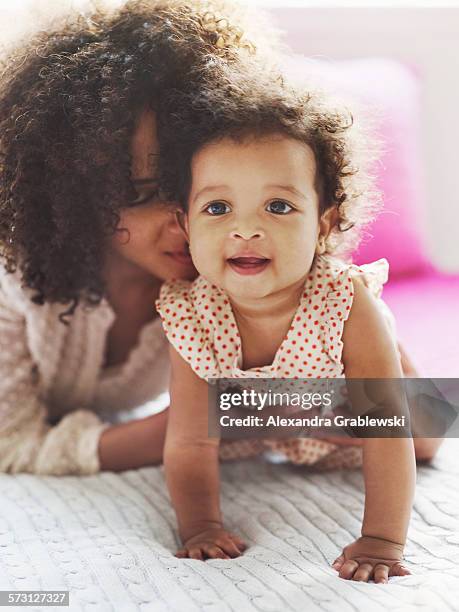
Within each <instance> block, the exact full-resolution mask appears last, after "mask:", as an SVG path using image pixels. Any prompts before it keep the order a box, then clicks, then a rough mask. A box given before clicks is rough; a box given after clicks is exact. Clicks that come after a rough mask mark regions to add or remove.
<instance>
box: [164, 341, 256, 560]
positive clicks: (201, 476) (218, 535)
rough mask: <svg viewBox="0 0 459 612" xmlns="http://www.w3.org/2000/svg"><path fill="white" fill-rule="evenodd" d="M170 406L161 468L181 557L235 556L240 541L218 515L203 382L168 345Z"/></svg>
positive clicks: (215, 447) (214, 451) (214, 444)
mask: <svg viewBox="0 0 459 612" xmlns="http://www.w3.org/2000/svg"><path fill="white" fill-rule="evenodd" d="M170 356H171V365H172V376H171V384H170V395H171V404H170V409H169V423H168V427H167V434H166V442H165V447H164V467H165V474H166V481H167V485H168V488H169V493H170V496H171V499H172V504H173V506H174V509H175V512H176V515H177V521H178V526H179V534H180V538H181V541H182V544H183V547H182V548H181V549H180V550H179V551H178V552H177V556H179V557H190V558H193V559H201V560H203V559H205V558H206V557H210V558H226V559H227V558H229V557H238V556H239V555H240V554H241V552H243V550H244V549H245V547H246V546H245V544H244V542H243V541H242V540H241V539H240V538H238V537H237V536H235V535H233V534H231V533H228V532H227V531H226V530H225V529H224V528H223V524H222V516H221V512H220V479H219V464H218V451H219V442H220V441H219V439H218V438H210V437H209V435H208V389H207V382H206V381H205V380H202V379H201V378H199V377H198V376H197V375H196V374H195V373H194V372H193V370H192V369H191V367H190V366H189V365H188V364H187V363H186V361H185V360H184V359H182V357H181V356H180V355H179V354H178V353H177V351H176V350H175V349H174V348H173V347H172V346H170Z"/></svg>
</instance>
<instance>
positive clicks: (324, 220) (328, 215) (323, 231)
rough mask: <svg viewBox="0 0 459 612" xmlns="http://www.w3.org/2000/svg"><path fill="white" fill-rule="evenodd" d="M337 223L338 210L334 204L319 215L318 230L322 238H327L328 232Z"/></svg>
mask: <svg viewBox="0 0 459 612" xmlns="http://www.w3.org/2000/svg"><path fill="white" fill-rule="evenodd" d="M338 223H339V212H338V209H337V208H336V206H332V207H331V208H329V209H328V210H326V211H325V212H324V213H323V215H322V216H321V217H320V221H319V230H320V235H321V236H323V237H324V238H327V236H328V235H329V233H330V232H331V231H332V229H333V228H334V227H335V225H338Z"/></svg>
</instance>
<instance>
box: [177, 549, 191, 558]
mask: <svg viewBox="0 0 459 612" xmlns="http://www.w3.org/2000/svg"><path fill="white" fill-rule="evenodd" d="M175 556H176V557H177V558H178V559H186V558H187V557H188V551H187V549H186V548H179V550H178V551H177V552H176V553H175Z"/></svg>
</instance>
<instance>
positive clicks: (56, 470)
mask: <svg viewBox="0 0 459 612" xmlns="http://www.w3.org/2000/svg"><path fill="white" fill-rule="evenodd" d="M56 325H60V323H59V322H58V321H56ZM47 419H48V412H47V409H46V406H45V404H44V403H43V401H42V400H41V399H40V394H39V388H38V380H37V376H36V366H35V364H34V361H33V359H32V357H31V355H30V351H29V348H28V341H27V333H26V327H25V320H24V316H23V314H22V313H21V312H19V311H18V308H17V306H16V305H15V303H14V300H13V299H12V298H11V297H10V296H9V294H8V292H6V291H5V290H4V288H3V286H2V285H1V284H0V472H10V473H16V472H31V473H35V474H56V475H62V474H91V473H94V472H97V471H98V470H99V460H98V455H97V445H98V441H99V437H100V434H101V432H102V431H103V430H104V429H105V428H106V427H107V425H106V424H104V423H102V422H101V421H100V419H99V418H98V417H97V416H96V415H95V414H94V413H92V412H89V411H87V410H78V411H76V412H72V413H70V414H68V415H66V416H65V417H64V418H63V419H62V420H61V421H60V422H59V423H58V424H57V425H55V426H51V425H50V424H49V423H48V422H47Z"/></svg>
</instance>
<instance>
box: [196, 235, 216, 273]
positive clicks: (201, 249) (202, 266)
mask: <svg viewBox="0 0 459 612" xmlns="http://www.w3.org/2000/svg"><path fill="white" fill-rule="evenodd" d="M190 252H191V257H192V258H193V263H194V265H195V268H196V270H197V271H198V272H199V274H202V275H205V276H208V275H209V274H211V273H215V272H216V270H217V268H218V266H219V264H220V262H221V259H222V256H221V254H220V255H219V252H218V250H217V249H216V248H215V246H214V245H213V244H212V241H211V240H206V239H205V238H204V239H202V240H196V241H193V240H192V241H191V242H190Z"/></svg>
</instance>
